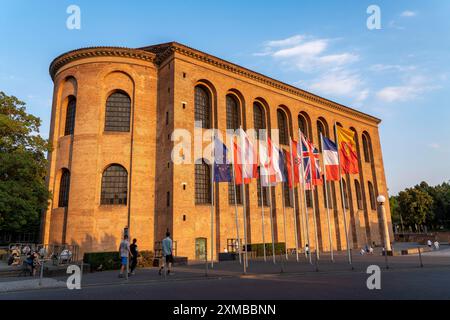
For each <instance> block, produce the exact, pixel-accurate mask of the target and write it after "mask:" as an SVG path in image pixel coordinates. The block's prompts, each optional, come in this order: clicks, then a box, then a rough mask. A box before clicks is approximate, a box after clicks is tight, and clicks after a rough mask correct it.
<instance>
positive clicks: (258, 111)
mask: <svg viewBox="0 0 450 320" xmlns="http://www.w3.org/2000/svg"><path fill="white" fill-rule="evenodd" d="M253 126H254V129H255V131H256V137H257V138H258V139H261V138H265V137H260V134H261V132H260V130H265V129H266V128H267V126H266V113H265V111H264V108H263V106H262V105H261V104H260V103H259V102H255V103H254V104H253Z"/></svg>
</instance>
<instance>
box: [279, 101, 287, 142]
mask: <svg viewBox="0 0 450 320" xmlns="http://www.w3.org/2000/svg"><path fill="white" fill-rule="evenodd" d="M277 120H278V132H279V137H280V141H279V142H280V144H284V145H288V144H289V133H288V126H287V120H286V114H285V113H284V112H283V111H282V110H281V109H278V110H277Z"/></svg>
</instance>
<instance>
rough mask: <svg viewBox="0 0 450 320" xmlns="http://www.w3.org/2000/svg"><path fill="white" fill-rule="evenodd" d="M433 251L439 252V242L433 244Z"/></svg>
mask: <svg viewBox="0 0 450 320" xmlns="http://www.w3.org/2000/svg"><path fill="white" fill-rule="evenodd" d="M434 249H436V250H439V241H437V240H436V241H435V242H434Z"/></svg>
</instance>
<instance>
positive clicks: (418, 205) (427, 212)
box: [398, 186, 433, 228]
mask: <svg viewBox="0 0 450 320" xmlns="http://www.w3.org/2000/svg"><path fill="white" fill-rule="evenodd" d="M398 206H399V209H400V211H401V213H402V217H403V222H404V223H405V224H407V225H409V226H412V227H413V228H415V226H416V225H417V226H419V225H423V224H424V223H425V222H426V221H427V220H431V219H433V198H432V197H431V196H430V195H429V194H428V193H427V192H426V191H424V190H423V188H421V187H420V186H415V187H414V188H408V189H405V191H401V192H400V193H399V195H398Z"/></svg>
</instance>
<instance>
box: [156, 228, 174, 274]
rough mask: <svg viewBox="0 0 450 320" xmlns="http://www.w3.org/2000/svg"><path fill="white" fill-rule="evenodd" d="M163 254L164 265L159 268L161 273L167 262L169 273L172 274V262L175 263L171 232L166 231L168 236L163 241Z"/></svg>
mask: <svg viewBox="0 0 450 320" xmlns="http://www.w3.org/2000/svg"><path fill="white" fill-rule="evenodd" d="M161 249H162V256H163V265H162V267H161V269H159V275H162V271H163V269H164V266H165V264H167V274H169V275H170V274H171V272H172V264H173V253H172V250H173V242H172V239H170V232H168V231H167V232H166V238H165V239H164V240H163V241H162V242H161ZM172 274H173V272H172Z"/></svg>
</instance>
